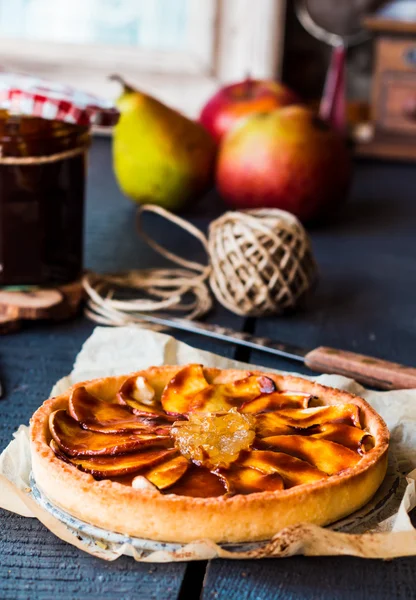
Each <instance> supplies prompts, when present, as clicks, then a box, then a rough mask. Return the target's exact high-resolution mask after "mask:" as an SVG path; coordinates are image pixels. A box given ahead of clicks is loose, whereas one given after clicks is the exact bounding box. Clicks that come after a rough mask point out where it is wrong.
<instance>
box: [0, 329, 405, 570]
mask: <svg viewBox="0 0 416 600" xmlns="http://www.w3.org/2000/svg"><path fill="white" fill-rule="evenodd" d="M189 362H197V363H203V364H204V365H206V366H211V367H220V368H243V369H244V368H252V369H255V368H258V369H262V367H254V366H253V365H247V364H244V363H241V362H238V361H235V360H231V359H229V358H225V357H223V356H219V355H217V354H212V353H211V352H206V351H203V350H198V349H196V348H192V347H191V346H188V345H187V344H184V343H183V342H179V341H177V340H175V338H173V337H172V336H169V335H166V334H163V333H157V332H155V331H151V330H147V329H142V328H139V327H131V326H130V327H119V328H103V327H97V328H96V329H95V330H94V332H93V334H92V335H91V337H90V338H89V339H88V340H87V341H86V342H85V344H84V346H83V348H82V350H81V352H80V353H79V355H78V357H77V359H76V361H75V365H74V369H73V371H72V373H71V374H70V375H68V376H67V377H65V378H63V379H61V380H60V381H58V382H57V383H56V384H55V386H54V388H53V390H52V393H51V395H57V394H59V393H62V392H64V391H65V390H66V389H67V388H68V387H69V386H70V385H72V384H73V383H76V382H78V381H83V380H86V379H93V378H95V377H102V376H108V375H116V374H123V373H129V372H131V371H137V370H140V369H145V368H147V367H149V366H151V365H166V364H187V363H189ZM265 370H266V371H269V372H275V373H279V371H273V370H272V369H265ZM316 380H317V381H318V382H319V383H322V384H325V385H329V386H332V387H337V388H339V389H343V390H347V391H349V392H352V393H354V394H358V395H359V396H362V397H363V398H365V399H366V400H367V402H369V404H371V405H372V406H373V407H374V408H375V410H376V411H377V412H378V413H379V414H381V416H382V417H383V418H384V420H385V421H386V423H387V425H388V427H389V429H390V434H391V450H390V460H389V468H388V473H387V476H386V479H385V481H384V483H383V484H382V486H381V488H380V490H379V492H377V494H376V496H375V497H374V498H373V500H372V501H371V502H370V503H369V504H368V505H366V506H365V507H364V508H363V509H361V510H360V511H358V512H357V513H354V514H353V515H351V516H350V517H347V518H346V519H343V520H342V521H341V522H338V523H336V524H334V525H333V526H331V527H326V528H323V527H318V526H316V525H311V524H300V525H297V526H293V527H288V528H286V529H284V530H283V531H280V532H277V533H276V535H275V536H274V537H273V539H272V540H269V541H265V542H257V543H256V542H255V543H250V544H234V545H232V546H230V545H228V546H227V545H220V544H216V543H214V542H212V541H210V540H199V541H195V542H193V543H190V544H184V545H180V544H168V543H167V544H160V543H156V542H155V543H152V542H150V541H149V540H142V546H143V548H141V544H140V540H135V543H134V544H133V543H129V540H128V539H127V540H126V541H124V542H123V543H114V542H112V541H108V539H107V538H106V536H105V535H104V533H105V532H103V536H102V538H97V534H96V532H95V534H94V535H89V534H88V526H87V527H86V528H85V529H86V531H87V533H85V531H84V529H83V527H80V528H79V529H78V530H77V529H76V528H75V529H74V528H73V527H69V526H68V524H67V523H64V522H62V521H61V520H59V519H58V518H56V516H53V515H52V514H51V513H50V512H49V511H48V510H45V508H44V507H43V506H42V505H41V504H39V502H37V501H35V499H34V497H33V495H32V494H31V489H30V471H31V458H30V448H29V437H28V427H27V426H26V425H21V426H20V427H19V429H18V431H17V432H16V433H15V434H14V439H13V440H12V441H11V442H10V444H9V445H8V446H7V448H6V449H5V450H4V451H3V453H2V454H1V456H0V507H1V508H5V509H7V510H9V511H12V512H14V513H17V514H19V515H22V516H24V517H35V518H37V519H39V521H41V522H42V523H43V524H44V525H45V526H46V527H47V528H48V529H49V530H50V531H52V532H53V533H54V534H55V535H56V536H58V537H59V538H61V539H63V540H65V541H67V542H68V543H70V544H72V545H74V546H76V547H78V548H80V549H81V550H84V551H85V552H88V553H90V554H93V555H95V556H97V557H99V558H102V559H105V560H115V559H116V558H118V557H119V556H120V555H122V554H127V555H130V556H133V558H135V559H136V560H139V561H144V562H170V561H183V560H202V559H205V560H206V559H211V558H238V559H240V558H264V557H283V556H291V555H294V554H303V555H306V556H328V555H352V556H360V557H363V558H384V559H390V558H395V557H399V556H412V555H416V530H415V529H414V528H413V526H412V523H411V521H410V518H409V516H408V513H409V512H410V511H411V510H412V509H413V508H414V507H415V506H416V390H399V391H393V392H374V391H370V390H366V389H365V388H363V387H362V386H360V385H359V384H357V383H356V382H354V381H353V380H351V379H347V378H346V377H342V376H338V375H321V376H320V377H317V378H316ZM81 525H82V524H81ZM84 525H85V524H84ZM80 533H82V535H79V534H80ZM107 533H108V532H107ZM108 537H109V538H110V539H111V534H108ZM130 541H131V540H130ZM138 542H139V543H138Z"/></svg>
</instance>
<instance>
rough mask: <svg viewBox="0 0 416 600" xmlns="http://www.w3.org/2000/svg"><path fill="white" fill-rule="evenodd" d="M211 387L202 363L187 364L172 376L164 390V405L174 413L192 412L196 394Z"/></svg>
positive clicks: (166, 409)
mask: <svg viewBox="0 0 416 600" xmlns="http://www.w3.org/2000/svg"><path fill="white" fill-rule="evenodd" d="M209 387H211V386H210V385H209V383H208V382H207V380H206V379H205V375H204V370H203V368H202V365H187V366H186V367H184V368H183V369H181V370H180V371H179V372H178V373H176V375H175V376H174V377H172V379H171V380H170V381H169V383H168V384H167V386H166V387H165V389H164V390H163V394H162V398H161V402H162V406H163V408H164V409H165V411H166V412H167V413H169V414H172V415H180V414H185V413H187V412H190V410H191V409H192V407H193V399H194V397H195V395H196V394H198V392H201V391H202V390H204V389H206V388H209Z"/></svg>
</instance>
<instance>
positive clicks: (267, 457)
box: [49, 365, 374, 498]
mask: <svg viewBox="0 0 416 600" xmlns="http://www.w3.org/2000/svg"><path fill="white" fill-rule="evenodd" d="M152 383H153V385H152ZM49 432H50V438H51V439H50V447H51V449H52V450H53V452H54V453H55V455H56V457H57V458H59V459H61V460H62V461H64V462H66V463H67V464H69V465H72V466H73V467H75V468H77V469H79V470H81V471H83V472H86V473H90V474H91V475H92V476H93V477H94V478H95V479H96V480H111V481H115V482H118V483H122V484H124V485H127V486H132V487H133V488H136V487H139V488H143V486H144V487H146V484H147V485H148V486H149V488H152V486H154V487H155V488H156V489H158V490H159V491H160V492H161V493H162V494H175V495H178V496H189V497H200V498H207V497H219V496H225V497H231V496H234V495H237V494H244V495H248V494H252V493H255V492H262V491H272V492H279V491H282V490H286V489H289V488H293V487H295V486H300V485H303V484H311V483H315V482H318V481H321V480H326V479H328V478H330V477H332V476H334V475H339V474H342V473H343V472H345V471H346V470H348V469H353V468H355V467H356V466H357V465H358V464H359V463H360V461H361V460H362V459H363V457H364V456H365V455H366V454H367V453H369V452H371V451H372V449H373V448H374V438H373V436H372V435H371V433H370V432H369V431H368V430H367V429H366V427H365V423H363V421H362V418H361V414H360V407H359V406H358V405H357V404H355V403H352V402H351V403H348V402H343V403H338V402H334V404H329V403H328V399H326V403H325V404H322V403H321V402H320V400H319V398H318V397H315V396H314V395H312V394H311V393H309V392H305V391H299V390H296V389H283V390H282V389H277V387H276V384H275V383H274V381H273V379H272V378H269V377H267V375H264V374H260V375H259V374H251V373H249V372H241V378H240V379H237V380H235V381H231V382H227V383H209V381H208V380H207V378H206V376H205V372H204V368H203V367H202V366H201V365H187V366H185V367H183V368H181V369H180V370H179V371H178V372H177V373H176V374H175V375H174V376H173V377H172V378H171V379H170V381H169V382H168V383H167V384H164V385H158V382H157V381H156V382H152V381H149V380H147V379H146V378H145V377H143V376H141V375H139V376H137V375H134V376H132V377H129V378H127V379H126V380H125V381H124V382H123V383H122V385H121V387H120V388H119V389H118V390H116V392H115V393H114V395H113V397H112V398H110V399H109V398H108V397H107V398H105V399H101V398H100V397H98V396H96V395H93V394H92V393H90V392H89V391H88V390H87V388H86V387H85V386H82V385H81V386H77V387H75V388H74V389H73V391H72V393H71V394H70V396H69V400H68V402H67V406H64V407H60V408H59V409H57V410H55V411H53V412H51V413H50V415H49ZM153 489H154V488H153Z"/></svg>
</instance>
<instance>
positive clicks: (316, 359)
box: [305, 346, 416, 390]
mask: <svg viewBox="0 0 416 600" xmlns="http://www.w3.org/2000/svg"><path fill="white" fill-rule="evenodd" d="M305 364H306V366H308V367H309V368H310V369H312V370H313V371H319V372H321V373H337V374H338V375H345V376H346V377H352V378H353V379H355V380H356V381H359V382H360V383H364V384H365V385H369V386H372V387H375V388H380V389H382V390H399V389H404V388H416V369H413V368H412V367H405V366H404V365H399V364H398V363H393V362H388V361H386V360H381V359H378V358H373V357H371V356H365V355H363V354H355V353H354V352H345V351H343V350H336V349H335V348H326V347H325V346H319V348H315V349H314V350H311V352H308V354H307V355H306V356H305Z"/></svg>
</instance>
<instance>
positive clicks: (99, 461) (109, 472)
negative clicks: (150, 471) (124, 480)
mask: <svg viewBox="0 0 416 600" xmlns="http://www.w3.org/2000/svg"><path fill="white" fill-rule="evenodd" d="M50 446H51V448H52V450H53V451H54V452H55V454H56V455H57V456H58V457H59V458H61V459H63V460H66V461H67V462H69V463H71V464H72V465H74V466H75V467H77V468H78V469H80V470H81V471H85V472H86V473H91V475H94V477H96V478H97V479H108V478H109V477H116V476H121V475H128V474H130V473H136V472H137V471H140V470H142V469H146V468H149V467H152V466H153V465H156V464H157V463H159V462H162V461H163V460H165V459H167V458H169V457H170V456H172V455H174V454H175V453H176V450H165V449H164V450H145V451H138V452H131V453H130V454H120V455H117V456H94V457H92V458H89V457H85V458H68V457H65V456H63V455H62V451H61V449H60V448H59V446H58V444H57V443H56V442H55V440H51V443H50Z"/></svg>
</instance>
